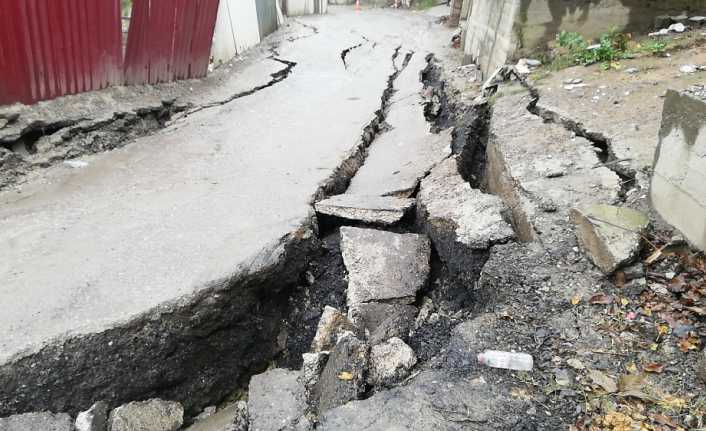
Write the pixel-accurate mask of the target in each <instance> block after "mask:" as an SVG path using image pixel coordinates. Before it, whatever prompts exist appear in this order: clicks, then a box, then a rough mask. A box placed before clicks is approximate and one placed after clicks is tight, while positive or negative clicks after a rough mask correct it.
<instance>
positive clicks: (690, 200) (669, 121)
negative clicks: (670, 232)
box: [650, 91, 706, 250]
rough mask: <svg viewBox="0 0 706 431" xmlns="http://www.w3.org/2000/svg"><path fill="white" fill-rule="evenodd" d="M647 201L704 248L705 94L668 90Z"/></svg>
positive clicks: (705, 201)
mask: <svg viewBox="0 0 706 431" xmlns="http://www.w3.org/2000/svg"><path fill="white" fill-rule="evenodd" d="M659 138H660V142H659V146H658V147H657V152H656V154H655V166H654V175H653V177H652V187H651V190H650V198H651V201H652V206H653V207H654V209H655V210H657V212H658V213H659V214H660V215H661V216H662V217H663V218H664V219H665V221H667V222H668V223H669V224H671V225H672V226H674V227H675V228H677V229H679V230H680V231H681V232H682V234H684V236H685V237H686V238H687V239H688V240H689V241H690V242H691V243H692V244H694V245H695V246H697V247H698V248H700V249H701V250H705V249H706V92H703V91H702V94H701V95H695V94H693V93H678V92H676V91H669V93H668V94H667V97H666V99H665V102H664V111H663V114H662V129H661V130H660V136H659Z"/></svg>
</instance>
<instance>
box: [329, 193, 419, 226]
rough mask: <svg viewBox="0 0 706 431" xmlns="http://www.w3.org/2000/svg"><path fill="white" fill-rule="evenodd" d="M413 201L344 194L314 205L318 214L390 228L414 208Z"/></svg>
mask: <svg viewBox="0 0 706 431" xmlns="http://www.w3.org/2000/svg"><path fill="white" fill-rule="evenodd" d="M414 203H415V201H414V199H406V198H396V197H393V196H361V195H353V194H344V195H338V196H333V197H331V198H329V199H326V200H323V201H320V202H317V203H316V204H315V207H316V212H317V213H319V214H323V215H327V216H332V217H338V218H342V219H346V220H353V221H359V222H362V223H370V224H379V225H383V226H390V225H393V224H395V223H398V222H399V221H400V220H402V218H403V217H404V216H405V215H406V214H407V213H408V212H409V211H410V210H411V209H412V208H413V207H414Z"/></svg>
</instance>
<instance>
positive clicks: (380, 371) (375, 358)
mask: <svg viewBox="0 0 706 431" xmlns="http://www.w3.org/2000/svg"><path fill="white" fill-rule="evenodd" d="M416 363H417V356H416V355H415V354H414V350H412V348H411V347H409V346H408V345H407V344H405V342H404V341H402V340H400V339H399V338H396V337H394V338H390V339H389V340H388V341H387V342H385V343H382V344H378V345H376V346H373V347H372V348H371V349H370V375H369V379H368V380H369V382H370V384H372V385H375V386H392V385H394V384H396V383H399V382H400V381H402V379H404V378H405V377H407V376H408V375H409V371H410V369H412V367H414V365H416Z"/></svg>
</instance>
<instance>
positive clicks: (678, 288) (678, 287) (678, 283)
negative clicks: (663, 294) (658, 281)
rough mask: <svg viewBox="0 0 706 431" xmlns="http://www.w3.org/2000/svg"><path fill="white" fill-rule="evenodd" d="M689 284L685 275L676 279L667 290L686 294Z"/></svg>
mask: <svg viewBox="0 0 706 431" xmlns="http://www.w3.org/2000/svg"><path fill="white" fill-rule="evenodd" d="M686 286H687V282H686V279H684V276H683V275H679V276H677V277H674V278H673V279H672V280H671V281H670V282H669V284H668V285H667V289H668V290H669V291H670V292H672V293H684V292H685V291H686Z"/></svg>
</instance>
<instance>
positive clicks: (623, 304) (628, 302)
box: [620, 298, 630, 307]
mask: <svg viewBox="0 0 706 431" xmlns="http://www.w3.org/2000/svg"><path fill="white" fill-rule="evenodd" d="M620 304H622V306H623V307H625V306H627V305H628V304H630V300H629V299H628V298H620Z"/></svg>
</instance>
